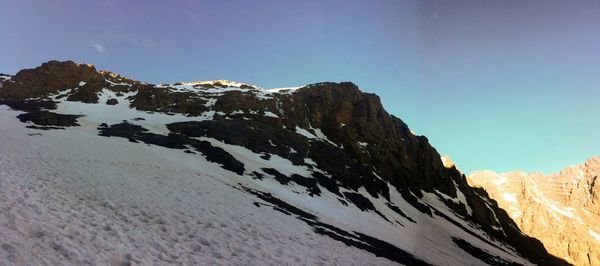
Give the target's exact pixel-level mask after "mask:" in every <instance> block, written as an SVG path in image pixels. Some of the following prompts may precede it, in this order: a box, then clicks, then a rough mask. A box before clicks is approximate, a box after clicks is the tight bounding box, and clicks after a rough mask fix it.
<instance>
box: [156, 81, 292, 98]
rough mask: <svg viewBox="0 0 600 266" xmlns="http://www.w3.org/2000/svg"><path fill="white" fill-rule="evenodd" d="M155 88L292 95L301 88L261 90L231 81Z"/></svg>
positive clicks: (159, 85)
mask: <svg viewBox="0 0 600 266" xmlns="http://www.w3.org/2000/svg"><path fill="white" fill-rule="evenodd" d="M156 86H157V87H162V88H174V89H176V90H180V91H193V92H200V91H201V92H227V91H246V92H248V91H249V92H255V93H258V94H270V93H292V92H294V91H296V90H298V89H300V88H302V87H303V86H298V87H285V88H269V89H266V88H262V87H260V86H256V85H250V84H247V83H242V82H237V81H231V80H224V79H218V80H207V81H192V82H177V83H171V84H166V83H163V84H158V85H156Z"/></svg>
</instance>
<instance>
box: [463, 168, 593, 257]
mask: <svg viewBox="0 0 600 266" xmlns="http://www.w3.org/2000/svg"><path fill="white" fill-rule="evenodd" d="M599 175H600V157H593V158H590V159H589V160H588V161H587V162H585V163H584V164H581V165H576V166H570V167H567V168H565V169H564V170H562V171H560V172H559V173H555V174H551V175H544V174H541V173H531V174H528V173H524V172H509V173H503V174H498V173H495V172H491V171H480V172H475V173H472V174H471V175H469V177H468V179H467V180H468V182H469V184H470V185H472V186H475V187H481V188H484V189H485V190H486V191H487V192H488V193H489V195H490V196H491V197H492V198H493V199H494V200H495V201H497V202H498V205H499V206H500V207H501V208H503V209H505V210H507V211H508V214H509V215H510V217H511V218H512V219H513V220H514V221H515V222H516V223H517V225H518V226H519V228H520V229H521V230H522V231H523V232H524V233H526V234H528V235H530V236H533V237H536V238H538V239H540V240H541V241H542V243H544V246H546V248H547V249H548V251H549V252H550V253H552V254H554V255H556V256H559V257H561V258H564V259H566V260H568V261H569V262H571V263H573V264H576V265H600V198H599V196H598V192H600V188H599V186H598V183H597V181H596V179H597V177H598V176H599Z"/></svg>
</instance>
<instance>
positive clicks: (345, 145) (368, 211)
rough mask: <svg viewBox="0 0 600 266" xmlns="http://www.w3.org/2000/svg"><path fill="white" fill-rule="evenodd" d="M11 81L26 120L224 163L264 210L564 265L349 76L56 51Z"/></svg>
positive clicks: (399, 256) (399, 255) (461, 253)
mask: <svg viewBox="0 0 600 266" xmlns="http://www.w3.org/2000/svg"><path fill="white" fill-rule="evenodd" d="M3 77H4V78H3V79H2V80H0V105H2V104H4V105H7V106H9V107H10V108H12V109H13V110H17V111H19V112H20V114H18V116H19V119H20V121H21V122H23V123H25V126H26V127H27V128H29V129H31V130H36V132H37V131H39V130H40V129H43V130H53V129H64V132H65V133H64V134H70V132H79V131H77V130H81V131H82V132H88V133H89V132H94V133H95V134H97V135H99V136H100V137H105V138H106V137H117V138H125V139H127V140H129V141H130V142H132V143H140V144H141V143H144V144H148V145H150V147H161V148H168V149H171V150H180V151H181V154H193V155H197V160H198V161H199V162H210V163H215V164H216V165H219V166H220V167H221V168H222V169H224V170H226V171H228V172H227V173H228V174H227V175H225V176H223V177H222V178H224V179H227V180H229V181H228V185H229V186H233V187H235V188H236V189H237V190H238V191H240V193H242V192H243V193H246V194H250V195H253V196H255V197H256V198H257V200H260V201H257V202H255V203H254V204H253V205H254V206H256V207H257V208H258V209H261V206H263V207H264V206H271V207H273V208H274V209H275V210H276V211H279V212H282V213H284V214H286V215H293V216H294V217H296V218H297V219H299V220H300V221H303V222H304V223H306V224H307V225H308V226H310V227H311V228H312V230H313V231H314V232H316V233H318V234H319V235H323V236H327V237H329V238H331V239H334V240H336V241H340V242H343V243H344V244H346V245H348V246H351V247H355V248H358V249H361V250H364V251H367V252H369V253H370V254H373V255H376V256H379V257H383V258H386V259H388V260H390V261H394V262H398V263H403V264H409V265H421V264H431V263H433V264H444V263H449V262H450V263H455V264H469V263H475V264H478V263H487V264H493V265H511V264H527V263H530V262H531V263H536V264H541V265H563V264H566V263H565V261H563V260H560V259H557V258H555V257H553V256H551V255H549V254H548V253H547V252H546V250H545V249H544V247H543V246H542V244H541V243H540V242H539V241H538V240H536V239H534V238H530V237H527V236H526V235H524V234H522V233H521V231H520V230H519V229H518V227H517V225H516V224H515V223H514V222H513V221H512V219H511V218H510V217H509V215H508V214H507V213H506V212H505V211H504V210H502V209H500V208H499V207H498V206H497V205H496V204H495V202H494V201H493V200H491V199H490V198H489V197H488V195H487V193H486V192H485V191H484V190H483V189H472V188H470V187H469V186H468V184H467V180H466V177H465V176H464V175H462V174H461V173H460V172H459V171H458V170H457V169H456V167H455V166H453V164H447V163H446V164H445V163H444V162H442V160H441V159H440V155H439V154H438V153H437V151H436V150H435V149H434V148H433V147H432V146H431V145H430V144H429V142H428V140H427V138H426V137H424V136H416V135H414V134H413V133H411V131H410V130H409V128H408V126H407V125H406V124H405V123H404V122H402V121H401V120H400V119H399V118H397V117H394V116H393V115H390V114H388V113H387V112H386V111H385V110H384V108H383V106H382V104H381V102H380V100H379V98H378V97H377V96H376V95H374V94H369V93H363V92H361V91H360V90H359V89H358V87H357V86H356V85H354V84H352V83H349V82H345V83H318V84H312V85H307V86H304V87H301V88H287V89H273V90H265V89H262V88H259V87H257V86H252V85H248V84H243V83H237V82H230V81H223V80H220V81H210V82H191V83H176V84H160V85H153V84H147V83H143V82H139V81H134V80H130V79H127V78H124V77H121V76H119V75H117V74H114V73H111V72H107V71H96V69H95V68H94V66H92V65H84V64H76V63H73V62H58V61H50V62H47V63H44V64H43V65H42V66H40V67H38V68H35V69H27V70H22V71H20V72H19V73H17V74H16V75H14V76H3ZM79 128H81V129H79ZM33 134H40V133H30V135H33ZM135 147H138V146H135ZM186 156H187V155H186ZM206 171H207V172H206V173H204V174H205V175H206V176H216V174H214V173H213V172H214V171H216V170H214V171H213V170H210V171H209V170H206ZM232 184H234V185H232ZM275 188H277V189H275ZM291 195H292V196H291ZM298 197H300V198H304V200H300V201H299V200H298ZM311 202H320V203H319V204H320V205H319V204H317V205H310V204H311ZM331 204H334V205H335V206H336V207H335V209H336V210H335V211H332V213H335V214H336V215H340V214H339V213H344V215H342V217H347V216H348V215H350V214H352V215H351V216H353V217H354V218H353V219H358V220H360V221H363V222H361V223H356V224H352V223H351V224H347V222H344V223H339V224H335V223H333V222H331V223H326V222H324V221H335V220H336V219H334V218H332V217H334V216H332V215H334V214H332V213H329V212H324V211H323V207H322V206H330V205H331ZM250 206H252V204H250ZM331 206H333V205H331ZM355 210H359V211H360V212H359V214H355V213H354V211H355ZM373 217H375V218H373ZM361 219H366V220H361ZM364 221H369V222H364ZM371 223H373V224H377V226H375V225H373V226H367V225H370V224H371ZM344 226H345V227H344ZM346 227H348V228H352V229H346ZM382 232H383V233H382ZM422 241H425V242H422ZM434 254H435V256H434ZM524 258H525V259H524ZM178 262H180V263H183V262H182V261H178Z"/></svg>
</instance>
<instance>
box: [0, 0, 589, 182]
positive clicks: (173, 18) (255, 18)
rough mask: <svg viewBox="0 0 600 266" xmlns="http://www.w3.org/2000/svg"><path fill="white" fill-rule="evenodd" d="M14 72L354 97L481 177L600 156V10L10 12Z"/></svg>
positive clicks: (57, 6) (553, 6) (0, 6)
mask: <svg viewBox="0 0 600 266" xmlns="http://www.w3.org/2000/svg"><path fill="white" fill-rule="evenodd" d="M0 12H1V14H0V72H5V73H11V74H14V73H15V72H16V71H18V70H19V69H22V68H31V67H35V66H37V65H39V64H41V63H42V62H44V61H47V60H50V59H59V60H74V61H77V62H85V63H92V64H95V65H96V67H97V68H99V69H107V70H111V71H113V72H117V73H120V74H122V75H125V76H128V77H131V78H134V79H138V80H142V81H147V82H152V83H162V82H177V81H192V80H210V79H230V80H237V81H242V82H246V83H250V84H256V85H259V86H262V87H266V88H272V87H286V86H297V85H303V84H308V83H314V82H320V81H353V82H354V83H356V84H358V85H359V86H360V87H361V88H362V90H363V91H366V92H373V93H377V94H378V95H380V96H381V98H382V101H383V103H384V106H385V107H386V109H387V110H388V111H389V112H390V113H392V114H394V115H396V116H398V117H400V118H402V119H403V120H404V121H405V122H406V123H407V124H408V125H409V127H411V129H412V130H413V131H414V132H415V133H417V134H423V135H426V136H427V137H428V138H429V140H430V142H431V143H432V144H433V145H434V146H435V147H436V148H437V149H438V151H439V152H440V153H441V154H448V155H450V156H451V157H452V159H453V160H454V161H455V163H456V164H457V165H458V167H459V168H461V169H462V170H463V171H465V172H467V173H468V172H469V171H472V170H478V169H491V170H496V171H509V170H514V169H521V170H526V171H543V172H546V173H549V172H554V171H557V170H559V169H561V168H563V167H564V166H566V165H569V164H576V163H582V162H584V161H585V159H586V158H588V157H590V156H594V155H600V123H599V122H600V121H599V120H600V119H599V115H600V103H599V102H598V101H599V100H600V1H551V0H544V1H536V0H528V1H513V0H500V1H395V0H391V1H382V0H370V1H348V0H343V1H342V0H338V1H288V0H266V1H245V0H239V1H218V0H215V1H183V0H182V1H117V0H113V1H111V0H100V1H74V0H73V1H66V0H57V1H46V0H44V1H41V0H40V1H24V0H18V1H17V0H15V1H9V0H0Z"/></svg>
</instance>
